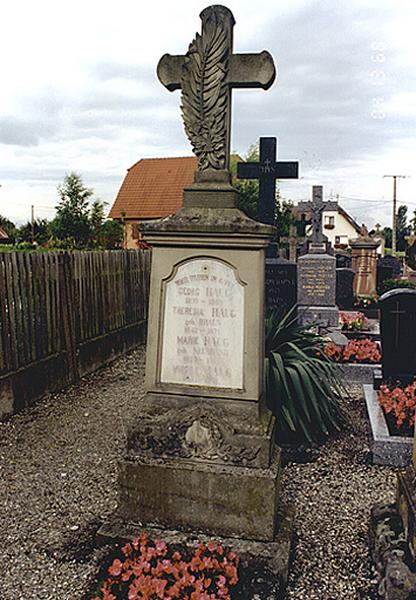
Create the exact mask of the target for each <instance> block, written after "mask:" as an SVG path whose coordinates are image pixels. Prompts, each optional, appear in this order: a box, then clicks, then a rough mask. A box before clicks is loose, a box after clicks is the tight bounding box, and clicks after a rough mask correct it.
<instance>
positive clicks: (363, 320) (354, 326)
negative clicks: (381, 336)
mask: <svg viewBox="0 0 416 600" xmlns="http://www.w3.org/2000/svg"><path fill="white" fill-rule="evenodd" d="M339 324H340V326H341V330H342V331H368V330H369V325H368V319H367V317H366V316H365V315H364V313H362V312H356V313H349V312H340V313H339Z"/></svg>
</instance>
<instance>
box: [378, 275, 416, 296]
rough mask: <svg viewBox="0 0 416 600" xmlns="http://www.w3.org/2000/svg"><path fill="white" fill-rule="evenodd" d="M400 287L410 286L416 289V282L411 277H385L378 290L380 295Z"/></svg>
mask: <svg viewBox="0 0 416 600" xmlns="http://www.w3.org/2000/svg"><path fill="white" fill-rule="evenodd" d="M398 288H410V289H413V290H414V289H416V282H415V281H411V280H410V279H385V280H384V281H383V283H382V284H381V285H379V287H378V289H377V291H378V294H379V296H381V295H382V294H385V293H386V292H389V291H390V290H397V289H398Z"/></svg>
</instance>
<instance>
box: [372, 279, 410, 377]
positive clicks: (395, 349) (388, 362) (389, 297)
mask: <svg viewBox="0 0 416 600" xmlns="http://www.w3.org/2000/svg"><path fill="white" fill-rule="evenodd" d="M379 306H380V311H381V321H380V326H381V343H382V349H383V356H382V367H383V379H384V380H385V381H386V380H389V381H400V382H402V383H405V384H407V383H410V382H412V381H413V379H414V377H415V376H416V335H415V332H416V290H407V289H397V290H391V291H390V292H387V293H386V294H383V296H381V298H380V300H379Z"/></svg>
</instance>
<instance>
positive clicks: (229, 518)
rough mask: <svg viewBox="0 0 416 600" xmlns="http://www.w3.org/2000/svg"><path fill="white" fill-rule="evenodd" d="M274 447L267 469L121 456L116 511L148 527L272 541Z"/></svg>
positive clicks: (275, 477) (277, 474) (276, 468)
mask: <svg viewBox="0 0 416 600" xmlns="http://www.w3.org/2000/svg"><path fill="white" fill-rule="evenodd" d="M279 486H280V450H278V449H276V452H275V455H274V457H273V462H272V464H271V466H270V467H269V468H268V469H255V468H246V467H237V466H235V465H233V466H232V467H228V466H220V465H218V464H213V463H212V464H209V463H202V462H201V463H198V462H196V461H193V462H192V463H189V462H186V461H183V460H164V461H163V462H161V461H160V460H159V461H158V460H156V459H155V460H152V459H149V458H146V460H145V459H144V458H143V459H142V457H140V458H138V457H135V458H134V459H133V458H132V459H125V460H123V461H122V462H121V463H120V468H119V491H120V494H119V508H118V514H119V515H120V517H121V518H122V519H124V520H125V521H133V522H135V521H137V520H138V519H140V522H141V523H142V524H143V525H145V526H146V527H148V526H153V527H162V528H168V529H172V528H173V529H177V528H179V529H184V530H188V531H189V530H191V531H192V530H196V531H204V532H209V533H211V534H213V535H225V536H230V537H238V538H244V539H252V540H263V541H273V540H274V537H275V533H276V517H277V507H278V497H279Z"/></svg>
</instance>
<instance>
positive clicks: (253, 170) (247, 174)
mask: <svg viewBox="0 0 416 600" xmlns="http://www.w3.org/2000/svg"><path fill="white" fill-rule="evenodd" d="M260 175H262V176H264V177H267V176H268V175H269V176H271V177H273V178H274V179H298V177H299V163H298V162H297V161H283V160H279V162H276V163H274V164H273V163H272V164H271V165H270V167H269V170H267V171H265V170H262V163H256V162H244V163H237V178H238V179H257V178H259V177H260Z"/></svg>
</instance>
